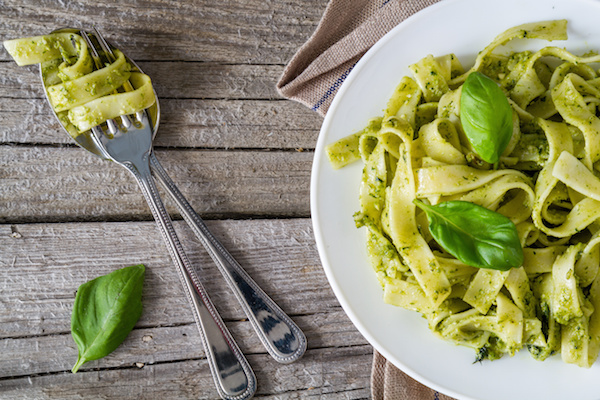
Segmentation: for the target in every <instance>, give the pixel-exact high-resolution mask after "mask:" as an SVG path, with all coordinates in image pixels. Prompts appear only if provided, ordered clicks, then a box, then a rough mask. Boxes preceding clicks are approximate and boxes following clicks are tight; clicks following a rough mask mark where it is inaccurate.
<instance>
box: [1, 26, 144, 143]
mask: <svg viewBox="0 0 600 400" xmlns="http://www.w3.org/2000/svg"><path fill="white" fill-rule="evenodd" d="M4 47H5V48H6V50H7V51H8V53H9V54H10V55H11V56H12V57H13V59H14V60H15V62H16V63H17V65H31V64H41V70H42V78H43V81H44V87H45V88H46V93H47V95H48V100H49V101H50V104H51V105H52V107H53V109H54V111H55V112H56V114H57V116H58V119H59V120H60V121H61V123H62V124H63V125H64V126H65V128H66V129H67V131H68V132H69V133H70V134H71V136H73V137H74V138H75V137H77V136H79V135H80V134H81V133H83V132H85V131H87V130H89V129H90V128H92V127H94V126H96V125H100V124H102V123H103V122H105V121H107V120H109V119H113V118H116V117H118V116H120V115H125V114H133V113H135V112H137V111H140V110H143V109H146V108H148V107H150V106H151V105H152V104H154V102H155V101H156V99H155V96H154V91H153V89H152V83H151V82H150V78H149V77H148V76H147V75H145V74H142V73H140V72H137V71H134V70H132V66H131V65H130V64H129V62H128V61H127V59H126V57H125V55H124V54H123V53H122V52H120V51H119V50H116V49H115V50H114V53H115V57H116V60H115V61H114V62H112V63H106V64H105V65H99V66H97V68H96V69H95V68H94V62H93V59H92V57H91V55H90V50H89V48H88V45H87V43H86V41H85V40H84V39H83V37H82V36H80V35H78V34H76V33H71V32H57V33H51V34H49V35H43V36H34V37H29V38H22V39H12V40H6V41H4ZM94 69H95V70H94ZM127 82H131V85H133V87H131V88H129V89H130V90H121V92H119V90H120V89H121V88H123V87H124V85H127Z"/></svg>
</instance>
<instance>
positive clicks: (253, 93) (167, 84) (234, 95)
mask: <svg viewBox="0 0 600 400" xmlns="http://www.w3.org/2000/svg"><path fill="white" fill-rule="evenodd" d="M123 50H125V51H127V49H123ZM139 64H140V67H141V68H142V69H143V70H144V72H146V73H147V74H148V75H149V76H150V77H151V78H152V83H153V85H154V89H155V90H156V92H157V93H158V95H159V97H160V98H161V99H164V98H171V99H237V100H241V99H244V100H273V99H278V98H280V96H279V94H278V93H277V91H276V89H275V85H276V83H277V80H278V79H279V77H280V76H281V74H282V72H283V66H282V65H246V64H218V63H213V62H187V61H186V62H175V61H163V62H155V61H146V62H141V63H139ZM0 98H8V99H14V98H22V99H30V98H31V99H38V98H40V99H43V98H44V93H43V90H42V85H41V82H40V75H39V70H38V67H37V66H25V67H19V66H17V64H15V63H14V62H0Z"/></svg>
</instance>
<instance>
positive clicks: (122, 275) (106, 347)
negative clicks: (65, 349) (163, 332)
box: [71, 264, 146, 373]
mask: <svg viewBox="0 0 600 400" xmlns="http://www.w3.org/2000/svg"><path fill="white" fill-rule="evenodd" d="M145 269H146V268H145V267H144V265H142V264H140V265H133V266H131V267H126V268H123V269H119V270H116V271H113V272H111V273H110V274H108V275H104V276H100V277H98V278H96V279H93V280H91V281H89V282H86V283H84V284H83V285H81V286H79V289H78V290H77V295H76V296H75V304H74V305H73V313H72V316H71V335H72V336H73V339H74V340H75V343H76V344H77V348H78V350H79V358H78V359H77V363H76V364H75V366H73V369H72V372H73V373H75V372H77V370H78V369H79V368H80V367H81V366H82V365H83V364H84V363H86V362H88V361H92V360H97V359H99V358H102V357H104V356H106V355H108V354H110V353H112V352H113V351H114V350H115V349H116V348H117V347H119V345H120V344H121V343H122V342H123V340H125V338H126V337H127V335H128V334H129V332H131V330H132V329H133V326H134V325H135V323H136V322H137V320H138V319H139V318H140V316H141V315H142V286H143V283H144V272H145Z"/></svg>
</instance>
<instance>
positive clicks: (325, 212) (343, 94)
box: [311, 0, 600, 400]
mask: <svg viewBox="0 0 600 400" xmlns="http://www.w3.org/2000/svg"><path fill="white" fill-rule="evenodd" d="M561 18H565V19H567V20H568V21H569V25H568V32H569V40H568V41H566V42H563V41H560V42H558V41H557V42H552V43H551V44H552V45H555V46H560V47H566V48H567V49H569V50H571V51H574V52H576V53H578V54H583V53H584V52H585V51H588V50H593V49H595V50H600V23H599V22H598V21H599V20H600V2H599V1H594V0H502V1H498V0H444V1H442V2H440V3H437V4H435V5H434V6H431V7H429V8H427V9H425V10H423V11H421V12H419V13H417V14H415V15H413V16H412V17H411V18H409V19H407V20H406V21H404V22H403V23H402V24H400V25H399V26H397V27H396V28H395V29H394V30H392V31H391V32H390V33H389V34H388V35H386V36H385V37H384V38H383V39H381V40H380V41H379V42H378V43H377V44H376V45H375V46H373V48H372V49H371V50H370V51H369V52H367V54H366V55H365V56H364V57H363V58H362V59H361V60H360V61H359V63H358V64H357V65H356V66H355V67H354V69H353V70H352V72H351V73H350V75H349V76H348V78H347V79H346V80H345V82H344V84H343V85H342V87H341V88H340V90H339V92H338V93H337V95H336V97H335V99H334V101H333V103H332V105H331V107H330V109H329V112H328V113H327V116H326V117H325V120H324V122H323V126H322V129H321V133H320V135H319V139H318V142H317V147H316V154H315V160H314V164H313V170H312V179H311V212H312V218H313V224H314V232H315V238H316V241H317V247H318V251H319V254H320V256H321V260H322V263H323V268H324V269H325V273H326V275H327V278H328V280H329V282H330V284H331V286H332V288H333V290H334V292H335V294H336V296H337V298H338V300H339V301H340V303H341V305H342V307H343V308H344V310H345V312H346V313H347V314H348V316H349V317H350V319H351V320H352V322H353V323H354V324H355V325H356V327H357V328H358V330H359V331H360V332H361V333H362V334H363V335H364V337H365V338H366V339H367V340H368V341H369V342H370V343H371V344H372V345H373V346H374V347H375V348H376V349H377V350H378V351H379V352H380V353H382V354H383V355H384V356H385V357H386V358H387V359H388V360H390V361H391V362H392V363H393V364H394V365H396V366H397V367H399V368H400V369H402V370H403V371H404V372H406V373H407V374H409V375H410V376H412V377H413V378H415V379H417V380H418V381H420V382H422V383H423V384H425V385H427V386H429V387H432V388H434V389H436V390H438V391H440V392H442V393H444V394H447V395H449V396H453V397H456V398H459V399H463V400H466V399H472V400H475V399H476V400H507V399H511V400H517V399H527V400H530V399H544V400H554V399H556V400H559V399H560V400H564V399H577V400H591V399H594V400H598V399H600V384H599V383H598V382H599V381H600V365H599V363H596V365H594V366H593V367H592V368H590V369H583V368H579V367H576V366H573V365H567V364H565V363H563V362H562V361H561V359H560V356H559V355H558V356H554V357H551V358H550V359H548V360H546V361H544V362H538V361H535V360H534V359H533V358H532V357H531V356H530V355H529V353H528V352H527V350H522V351H521V352H520V353H518V354H517V355H516V356H514V357H512V358H511V357H504V358H503V359H501V360H497V361H493V362H489V361H488V362H483V363H476V364H474V363H473V361H474V358H475V354H474V352H473V350H471V349H468V348H464V347H459V346H455V345H453V344H450V343H447V342H445V341H442V340H441V339H438V338H437V337H434V335H433V334H432V333H431V332H430V331H429V329H428V327H427V324H426V321H425V320H424V319H423V318H421V317H420V316H419V315H418V314H417V313H413V312H409V311H405V310H402V309H400V308H397V307H393V306H389V305H386V304H384V303H383V300H382V290H381V288H380V286H379V284H378V282H377V280H376V277H375V274H374V272H373V271H372V269H371V267H370V265H369V264H368V261H367V256H366V252H365V232H364V231H363V230H362V229H360V230H359V229H356V227H355V226H354V221H353V219H352V215H353V214H354V212H356V211H357V210H358V209H359V203H358V187H359V182H360V171H361V168H362V166H361V165H360V163H355V164H354V165H351V166H348V167H346V168H343V169H341V170H338V171H334V170H333V169H332V168H331V167H330V166H329V164H328V161H327V159H326V156H325V152H324V146H325V145H326V144H328V143H331V142H333V141H335V140H337V139H339V138H341V137H344V136H346V135H348V134H350V133H353V132H356V131H357V130H360V129H361V128H363V127H364V126H365V125H366V123H367V121H368V120H369V119H370V118H372V117H374V116H377V115H381V114H382V110H383V109H384V107H385V105H386V103H387V101H388V99H389V98H390V96H391V94H392V92H393V90H394V88H395V87H396V85H397V84H398V82H399V81H400V79H401V78H402V76H404V75H410V73H409V71H408V68H407V66H408V65H410V64H412V63H414V62H416V61H418V60H419V59H421V58H422V57H424V56H426V55H427V54H433V55H436V56H441V55H444V54H447V53H455V54H456V55H457V56H458V57H459V59H460V60H461V62H462V63H463V65H464V66H465V67H467V68H468V67H470V66H471V65H472V62H473V60H474V58H475V56H476V54H477V52H478V51H480V50H482V49H483V48H484V47H485V46H486V45H487V44H489V43H490V42H491V41H492V39H494V37H495V36H496V35H498V34H500V33H501V32H503V31H504V30H506V29H508V28H510V27H512V26H515V25H519V24H522V23H527V22H534V21H542V20H548V19H561ZM522 42H526V43H524V45H525V46H526V47H527V48H532V49H533V48H534V47H535V48H539V47H542V46H544V45H548V42H541V41H533V40H529V41H522Z"/></svg>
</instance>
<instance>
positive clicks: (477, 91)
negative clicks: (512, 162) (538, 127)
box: [460, 71, 513, 164]
mask: <svg viewBox="0 0 600 400" xmlns="http://www.w3.org/2000/svg"><path fill="white" fill-rule="evenodd" d="M460 121H461V123H462V127H463V130H464V131H465V135H466V136H467V139H469V142H470V143H471V146H473V149H474V150H475V152H476V153H477V155H478V156H479V157H480V158H481V159H482V160H483V161H486V162H488V163H490V164H496V163H497V162H498V160H499V159H500V155H501V154H502V152H503V151H504V149H506V146H508V143H509V141H510V138H511V137H512V132H513V121H512V108H511V106H510V104H509V103H508V99H507V98H506V96H505V95H504V92H502V89H500V87H499V86H498V85H497V84H496V82H494V81H493V80H492V79H490V78H488V77H487V76H485V75H484V74H482V73H481V72H478V71H475V72H472V73H471V74H469V76H468V77H467V79H466V81H465V83H464V85H463V86H462V93H461V96H460Z"/></svg>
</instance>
